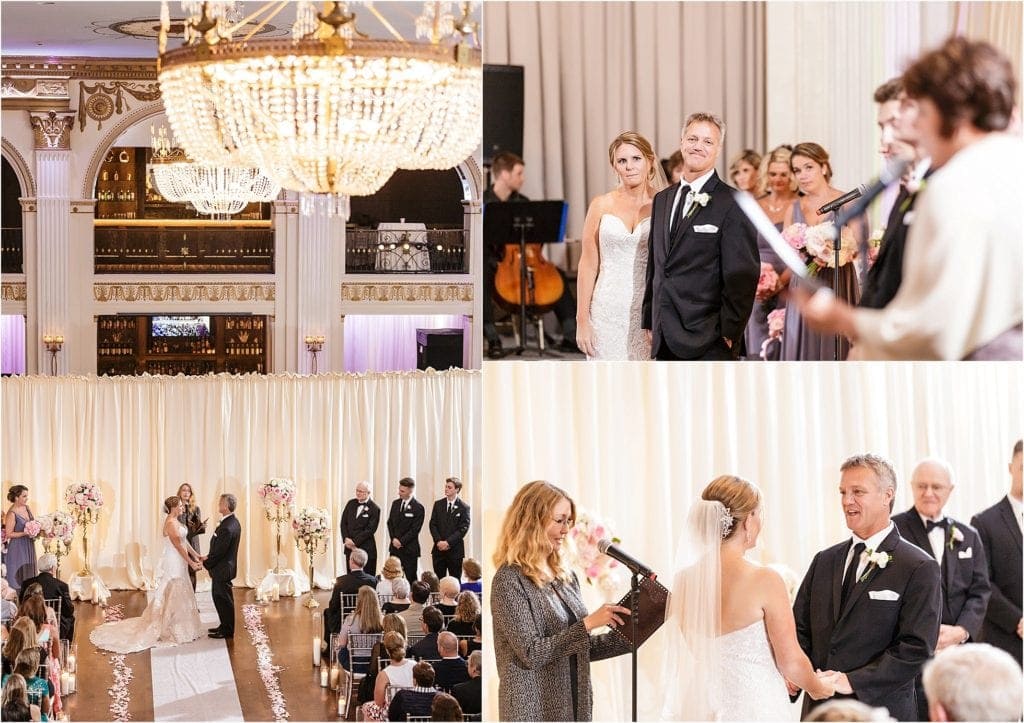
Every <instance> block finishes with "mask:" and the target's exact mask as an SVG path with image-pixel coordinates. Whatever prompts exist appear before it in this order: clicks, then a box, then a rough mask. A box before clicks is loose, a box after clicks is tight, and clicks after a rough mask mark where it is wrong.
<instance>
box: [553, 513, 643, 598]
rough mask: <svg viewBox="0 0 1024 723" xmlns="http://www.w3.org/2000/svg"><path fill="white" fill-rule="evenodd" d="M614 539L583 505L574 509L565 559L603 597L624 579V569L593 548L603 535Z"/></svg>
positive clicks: (612, 592) (611, 593) (618, 586)
mask: <svg viewBox="0 0 1024 723" xmlns="http://www.w3.org/2000/svg"><path fill="white" fill-rule="evenodd" d="M606 537H607V538H610V539H611V541H612V542H618V541H619V539H618V538H617V537H615V536H614V535H613V534H612V532H611V530H610V529H609V526H608V524H607V523H605V522H604V521H602V520H600V519H598V518H597V517H595V516H594V515H593V514H591V513H590V512H588V511H587V510H584V509H583V508H580V507H577V508H576V524H575V525H574V526H573V528H572V530H571V531H570V532H569V545H568V553H569V560H570V561H571V562H572V563H573V564H574V565H576V566H578V567H579V568H580V569H582V570H583V574H584V577H585V578H586V581H587V582H588V583H589V584H591V585H593V586H594V587H596V588H597V589H599V590H600V591H601V594H602V596H603V597H604V598H605V599H606V600H607V599H610V596H613V595H615V594H616V593H617V592H619V591H620V590H621V589H622V586H623V584H625V583H626V582H627V581H628V579H629V578H628V576H627V575H626V568H624V567H623V566H622V565H620V564H619V563H618V562H616V561H615V560H613V559H612V558H610V557H608V555H605V554H603V553H602V552H601V551H600V550H598V549H597V543H598V542H600V541H601V540H602V539H603V538H606Z"/></svg>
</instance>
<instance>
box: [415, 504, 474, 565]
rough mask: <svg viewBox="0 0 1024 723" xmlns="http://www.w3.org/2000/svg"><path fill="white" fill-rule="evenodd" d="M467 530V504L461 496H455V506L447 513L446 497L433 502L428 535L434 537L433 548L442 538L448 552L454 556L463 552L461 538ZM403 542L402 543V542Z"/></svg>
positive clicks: (435, 547) (463, 547)
mask: <svg viewBox="0 0 1024 723" xmlns="http://www.w3.org/2000/svg"><path fill="white" fill-rule="evenodd" d="M467 532H469V505H467V504H466V503H465V502H463V501H462V499H461V498H459V497H456V498H455V507H454V509H453V510H452V513H451V514H450V515H449V514H448V498H447V497H442V498H441V499H439V500H437V501H436V502H435V503H434V508H433V509H432V510H431V511H430V536H431V537H432V538H434V549H435V550H436V549H437V543H438V542H440V541H441V540H444V541H446V542H447V543H448V545H449V547H448V554H454V555H455V556H456V557H459V556H461V555H462V554H463V553H464V552H465V543H464V542H463V538H464V537H465V536H466V533H467ZM403 544H404V543H403Z"/></svg>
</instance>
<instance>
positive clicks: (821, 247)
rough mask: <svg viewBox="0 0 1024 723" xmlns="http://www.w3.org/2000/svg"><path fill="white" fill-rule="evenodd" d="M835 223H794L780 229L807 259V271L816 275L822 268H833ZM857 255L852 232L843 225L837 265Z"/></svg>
mask: <svg viewBox="0 0 1024 723" xmlns="http://www.w3.org/2000/svg"><path fill="white" fill-rule="evenodd" d="M834 233H835V225H834V224H833V223H832V222H831V221H826V222H824V223H819V224H815V225H814V226H808V225H807V224H805V223H794V224H791V225H789V226H787V227H786V228H785V229H783V230H782V238H784V239H785V240H786V243H788V244H789V245H790V246H792V247H793V248H794V249H796V250H797V251H800V252H801V253H802V254H803V257H804V260H805V261H807V272H808V273H809V274H810V275H811V276H817V275H818V272H819V271H821V269H823V268H826V267H827V268H835V267H836V259H835V255H836V254H835V245H834V243H833V240H832V236H833V234H834ZM856 257H857V245H856V243H855V242H854V239H853V232H852V231H851V230H850V228H849V227H848V226H844V227H843V232H842V244H841V247H840V249H839V266H846V264H848V263H851V262H852V261H853V260H854V259H855V258H856Z"/></svg>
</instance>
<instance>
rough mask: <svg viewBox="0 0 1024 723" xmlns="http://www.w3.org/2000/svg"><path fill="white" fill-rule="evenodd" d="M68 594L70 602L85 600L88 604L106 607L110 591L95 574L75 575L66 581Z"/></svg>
mask: <svg viewBox="0 0 1024 723" xmlns="http://www.w3.org/2000/svg"><path fill="white" fill-rule="evenodd" d="M68 593H69V594H70V596H71V599H72V600H86V601H88V602H93V603H99V604H100V605H106V604H107V600H108V599H109V598H110V590H108V589H107V586H106V585H104V584H103V580H102V579H100V576H99V575H97V574H96V573H93V574H92V575H80V574H75V575H72V576H71V579H70V580H68Z"/></svg>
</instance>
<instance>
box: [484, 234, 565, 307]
mask: <svg viewBox="0 0 1024 723" xmlns="http://www.w3.org/2000/svg"><path fill="white" fill-rule="evenodd" d="M524 254H525V255H524ZM523 262H525V266H526V274H525V276H526V284H525V286H526V289H525V296H524V293H523V273H522V271H523V269H522V267H521V266H520V264H521V263H523ZM494 290H495V292H496V293H497V299H498V302H499V303H500V304H501V305H502V306H503V307H505V308H506V309H508V310H509V311H514V310H516V309H518V308H519V307H520V305H522V306H525V307H526V309H528V310H529V311H530V313H531V314H543V313H545V312H547V311H548V310H550V309H551V307H552V306H554V305H555V304H556V303H557V302H558V300H559V299H561V298H562V294H563V293H565V282H563V281H562V275H561V274H559V273H558V268H557V267H556V266H555V265H554V264H553V263H551V262H550V261H548V260H547V259H546V258H544V255H543V254H542V253H541V244H539V243H528V244H522V248H520V244H506V245H505V256H504V257H503V258H502V260H501V261H500V262H499V263H498V270H497V271H496V272H495V276H494Z"/></svg>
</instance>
